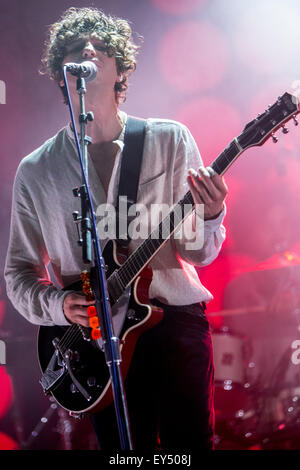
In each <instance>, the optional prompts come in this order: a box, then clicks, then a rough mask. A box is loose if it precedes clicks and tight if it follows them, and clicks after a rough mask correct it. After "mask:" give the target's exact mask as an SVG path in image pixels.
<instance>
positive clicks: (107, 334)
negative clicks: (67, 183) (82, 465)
mask: <svg viewBox="0 0 300 470" xmlns="http://www.w3.org/2000/svg"><path fill="white" fill-rule="evenodd" d="M63 77H64V83H65V88H66V92H67V98H68V105H69V109H70V115H71V121H72V126H73V130H74V136H75V142H76V147H77V152H78V156H79V161H80V167H81V171H82V186H81V187H80V188H75V189H74V190H73V194H74V196H76V197H80V198H81V211H82V214H81V216H80V217H78V213H76V214H75V216H73V217H74V221H76V222H77V221H78V222H80V223H81V235H82V238H81V239H80V240H79V244H80V245H82V258H83V262H84V263H85V264H89V263H91V261H92V245H93V249H94V250H93V251H94V264H95V266H94V268H95V273H96V282H95V285H96V288H95V292H94V296H95V306H96V310H97V316H98V319H99V324H100V329H101V335H102V339H103V343H104V354H105V359H106V364H107V366H108V369H109V373H110V378H111V383H112V390H113V398H114V404H115V411H116V418H117V425H118V430H119V436H120V443H121V449H122V450H132V449H133V446H132V438H131V434H130V425H129V417H128V410H127V403H126V396H125V390H124V384H123V379H122V374H121V369H120V365H121V361H122V359H121V352H120V342H119V338H118V337H116V336H115V334H114V330H113V323H112V314H111V307H110V300H109V293H108V289H107V283H106V276H105V263H104V259H103V257H102V253H101V248H100V243H99V239H98V235H97V229H96V220H95V212H94V207H93V201H92V198H91V193H90V189H89V186H88V176H87V175H88V165H87V145H88V144H89V143H91V139H90V138H89V137H88V136H86V133H85V126H86V124H87V121H92V120H93V119H94V116H93V114H92V113H91V112H90V113H87V114H86V112H85V105H84V94H85V93H86V87H85V80H84V78H83V77H80V78H78V79H77V92H78V94H79V97H80V115H79V123H80V138H81V145H80V144H79V138H78V133H77V130H76V124H75V119H74V112H73V108H72V103H71V98H70V93H69V87H68V81H67V70H66V66H64V67H63Z"/></svg>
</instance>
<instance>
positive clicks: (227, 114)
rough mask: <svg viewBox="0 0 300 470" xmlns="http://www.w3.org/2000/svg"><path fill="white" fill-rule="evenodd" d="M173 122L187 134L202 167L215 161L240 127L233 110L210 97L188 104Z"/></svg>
mask: <svg viewBox="0 0 300 470" xmlns="http://www.w3.org/2000/svg"><path fill="white" fill-rule="evenodd" d="M176 119H177V120H178V121H179V122H182V123H183V124H185V125H186V126H187V127H188V128H189V130H190V131H191V133H192V135H193V137H194V139H195V140H196V143H197V145H198V148H199V151H200V153H201V155H202V158H203V161H204V163H205V165H210V164H211V163H212V162H213V161H214V160H215V159H216V158H217V156H218V155H219V153H221V151H223V150H224V148H225V147H227V145H228V144H229V143H230V142H231V141H232V140H233V138H234V137H235V136H236V135H238V134H239V133H240V132H241V127H242V124H241V119H240V116H239V113H238V112H237V110H236V109H235V108H234V107H233V106H232V105H230V104H229V103H227V102H226V101H224V100H220V99H217V98H213V97H203V98H198V99H197V100H192V101H190V102H189V103H187V104H185V105H184V106H182V107H181V108H180V109H179V110H178V111H177V113H176Z"/></svg>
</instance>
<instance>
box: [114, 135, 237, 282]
mask: <svg viewBox="0 0 300 470" xmlns="http://www.w3.org/2000/svg"><path fill="white" fill-rule="evenodd" d="M242 152H243V149H242V148H241V147H240V145H239V143H238V140H237V139H234V140H233V141H232V142H231V143H230V144H229V145H228V146H227V147H226V149H225V150H223V152H222V153H221V154H220V155H219V156H218V157H217V158H216V160H215V161H214V162H213V163H212V164H211V168H213V170H214V171H215V172H216V173H218V174H219V175H222V174H223V173H225V171H226V170H227V169H228V168H229V166H230V165H231V164H232V163H233V161H234V160H235V159H236V158H237V157H238V156H239V155H240V154H241V153H242ZM193 207H194V201H193V197H192V194H191V192H190V191H188V192H187V193H186V194H185V196H184V197H183V198H182V199H181V200H180V201H179V202H178V203H177V204H176V205H175V206H174V207H173V209H172V211H171V212H169V214H168V215H167V216H166V217H164V218H163V220H162V221H161V222H160V224H159V225H158V227H157V228H156V229H155V230H153V231H152V232H151V234H150V235H149V237H148V238H147V239H146V240H144V241H143V242H142V243H141V245H140V246H139V247H138V248H137V249H136V250H135V251H134V252H133V253H132V254H131V255H130V256H129V258H128V259H127V260H126V262H125V263H124V264H123V265H122V266H121V267H120V268H119V269H118V270H117V275H118V280H119V282H120V283H121V285H122V288H125V287H127V286H128V285H129V284H131V282H133V280H134V279H135V278H136V277H137V276H138V274H139V273H140V272H141V271H142V270H143V269H144V267H145V266H146V265H147V264H148V263H149V261H150V260H151V259H152V258H153V257H154V256H155V255H156V254H157V252H158V251H159V250H160V249H161V248H162V246H163V245H164V244H165V243H166V242H167V241H168V240H169V238H170V237H171V235H172V234H173V233H174V232H175V230H176V229H177V228H178V227H179V226H180V224H182V222H183V220H184V219H185V218H186V217H187V216H188V215H189V214H190V213H191V211H192V209H193Z"/></svg>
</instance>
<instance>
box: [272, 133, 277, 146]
mask: <svg viewBox="0 0 300 470" xmlns="http://www.w3.org/2000/svg"><path fill="white" fill-rule="evenodd" d="M272 140H273V142H274V144H276V143H277V142H278V138H277V137H276V135H275V134H272Z"/></svg>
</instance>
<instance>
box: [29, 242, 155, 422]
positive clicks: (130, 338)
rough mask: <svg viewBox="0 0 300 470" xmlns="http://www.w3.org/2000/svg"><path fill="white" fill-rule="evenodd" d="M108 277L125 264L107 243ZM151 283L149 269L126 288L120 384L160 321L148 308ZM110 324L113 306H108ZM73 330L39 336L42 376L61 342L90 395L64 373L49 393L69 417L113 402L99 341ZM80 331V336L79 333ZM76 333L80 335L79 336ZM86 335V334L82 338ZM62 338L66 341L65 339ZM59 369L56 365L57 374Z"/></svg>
mask: <svg viewBox="0 0 300 470" xmlns="http://www.w3.org/2000/svg"><path fill="white" fill-rule="evenodd" d="M103 257H104V260H105V263H106V265H108V266H109V269H108V273H107V274H108V277H109V275H110V274H111V273H112V272H113V271H114V270H115V269H117V268H118V267H119V266H120V264H121V263H122V261H124V260H125V257H124V254H121V256H120V254H119V253H118V251H117V248H116V243H115V242H113V241H110V242H108V244H107V245H106V248H105V250H104V252H103ZM151 280H152V270H151V268H150V267H146V268H144V270H143V271H142V272H141V273H140V275H139V276H138V278H137V279H136V280H135V281H134V283H133V284H132V285H131V287H130V288H129V289H130V290H131V292H130V299H129V303H128V307H127V308H126V311H125V314H124V316H125V319H124V323H123V326H122V328H121V332H120V334H119V339H120V350H121V356H122V362H121V372H122V377H123V380H125V377H126V375H127V372H128V370H129V366H130V362H131V359H132V356H133V353H134V349H135V346H136V343H137V340H138V338H139V337H140V335H141V334H142V333H143V332H144V331H146V330H148V329H149V328H151V327H153V326H155V325H156V324H157V323H159V322H160V321H161V319H162V317H163V311H162V309H160V308H158V307H155V306H153V305H151V303H150V300H149V297H148V292H149V286H150V283H151ZM80 288H81V282H78V283H76V284H74V285H71V286H69V287H68V290H79V289H80ZM111 307H112V315H113V323H114V305H113V304H112V303H111ZM73 326H74V325H73ZM73 326H72V327H71V326H42V327H40V328H39V332H38V358H39V363H40V368H41V370H42V372H43V373H44V372H45V371H46V369H47V367H48V365H49V362H50V361H51V358H53V355H54V353H55V347H54V345H53V342H54V343H55V341H56V342H57V341H62V343H63V344H65V345H66V346H69V344H68V342H69V343H70V346H69V347H67V349H68V350H70V353H69V356H70V365H71V368H72V373H73V374H74V376H75V377H76V379H77V380H78V382H79V383H80V384H81V386H82V387H83V388H84V389H85V391H86V392H87V393H88V395H89V400H87V398H86V397H85V396H84V395H83V394H82V393H80V391H79V390H78V388H77V387H76V385H75V384H74V381H73V380H72V378H71V376H70V374H69V373H68V372H67V373H64V374H62V376H61V378H60V379H59V380H57V382H56V383H55V385H54V386H53V387H51V390H50V393H51V394H52V395H53V397H54V398H55V400H56V401H57V402H58V403H59V404H60V405H61V406H62V407H63V408H64V409H66V410H68V411H70V412H71V413H72V414H75V415H76V414H79V415H80V414H82V413H95V412H99V411H101V410H102V409H104V408H106V407H107V406H108V405H109V404H110V403H112V401H113V395H112V387H111V380H110V374H109V369H108V366H107V364H106V361H105V355H104V352H103V351H102V349H101V347H100V346H99V343H98V341H95V340H92V339H90V338H88V339H89V340H87V339H85V338H86V336H87V335H86V333H87V332H88V329H87V328H81V327H79V328H78V329H77V330H76V332H75V333H74V331H73V330H74V328H73ZM81 330H82V334H80V331H81ZM78 331H79V334H78ZM84 333H85V334H84ZM64 338H65V339H64ZM60 366H61V369H62V365H59V364H56V370H59V368H60Z"/></svg>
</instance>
